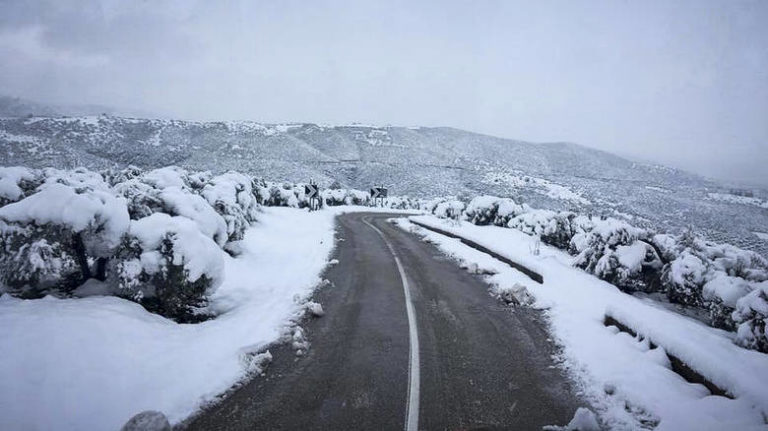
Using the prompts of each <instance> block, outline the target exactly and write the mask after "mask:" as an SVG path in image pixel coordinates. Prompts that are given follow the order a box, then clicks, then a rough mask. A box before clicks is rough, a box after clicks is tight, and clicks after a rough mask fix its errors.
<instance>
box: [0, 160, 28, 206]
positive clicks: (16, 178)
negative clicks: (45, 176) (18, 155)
mask: <svg viewBox="0 0 768 431" xmlns="http://www.w3.org/2000/svg"><path fill="white" fill-rule="evenodd" d="M34 178H35V175H34V174H33V173H32V171H31V170H29V169H27V168H23V167H20V166H13V167H0V198H2V199H8V200H10V201H16V200H18V199H19V198H21V196H22V193H23V192H22V190H21V187H19V183H20V182H21V181H32V180H33V179H34Z"/></svg>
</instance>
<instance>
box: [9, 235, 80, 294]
mask: <svg viewBox="0 0 768 431" xmlns="http://www.w3.org/2000/svg"><path fill="white" fill-rule="evenodd" d="M70 235H71V233H69V232H67V230H66V229H59V230H53V229H51V228H50V227H35V226H31V225H27V226H23V227H20V226H19V225H13V224H12V225H9V224H7V223H5V222H3V221H0V291H3V290H6V291H8V292H9V293H13V294H16V295H17V296H21V297H25V298H34V297H39V296H41V295H43V294H44V293H45V292H47V291H48V290H49V289H60V288H63V289H71V288H73V287H74V286H76V285H77V284H79V282H80V281H81V275H80V272H79V268H78V266H77V262H76V259H75V256H74V255H73V254H72V250H71V247H68V245H69V244H70Z"/></svg>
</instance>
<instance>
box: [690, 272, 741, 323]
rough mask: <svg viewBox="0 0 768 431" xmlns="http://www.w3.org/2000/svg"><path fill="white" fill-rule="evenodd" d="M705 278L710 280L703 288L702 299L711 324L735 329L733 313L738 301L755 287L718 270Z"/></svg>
mask: <svg viewBox="0 0 768 431" xmlns="http://www.w3.org/2000/svg"><path fill="white" fill-rule="evenodd" d="M704 278H705V279H708V280H707V281H706V283H704V286H703V287H702V297H703V299H704V302H705V304H706V306H707V309H708V311H709V319H710V324H711V325H712V326H714V327H716V328H723V329H728V330H733V329H735V322H734V321H733V319H732V314H733V311H734V309H735V308H736V304H737V302H738V300H739V299H740V298H742V297H743V296H745V295H747V294H748V293H749V292H750V291H751V290H752V289H753V286H751V285H750V283H749V282H748V281H746V280H744V279H742V278H739V277H733V276H730V275H728V274H727V273H725V272H723V271H717V270H711V271H710V272H709V273H707V274H705V276H704Z"/></svg>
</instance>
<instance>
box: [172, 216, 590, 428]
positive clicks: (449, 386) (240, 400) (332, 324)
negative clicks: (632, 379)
mask: <svg viewBox="0 0 768 431" xmlns="http://www.w3.org/2000/svg"><path fill="white" fill-rule="evenodd" d="M398 216H402V215H398V214H380V213H355V214H346V215H342V216H340V217H339V218H338V223H337V232H338V233H337V236H338V238H339V242H338V244H337V248H336V251H335V257H336V258H337V259H338V260H339V264H337V265H335V266H332V267H330V268H329V269H328V270H327V271H326V274H325V278H327V279H329V280H330V281H332V282H333V284H332V285H331V286H330V287H326V288H323V289H321V290H320V291H318V292H317V293H316V294H315V300H316V301H318V302H321V303H322V304H323V307H324V309H325V311H326V315H325V317H323V318H320V319H315V320H312V321H309V322H306V324H304V329H305V330H306V332H307V335H308V339H309V341H310V342H311V343H312V346H311V348H310V350H309V352H308V354H307V355H306V356H305V357H301V358H297V357H296V355H295V354H294V352H293V350H291V347H290V346H288V345H279V346H274V347H273V348H271V349H270V350H271V352H272V354H273V356H274V360H273V362H272V364H271V365H270V366H269V368H268V369H267V372H266V375H265V376H264V377H257V378H254V379H253V380H251V381H250V382H248V383H246V384H245V385H243V386H242V387H240V388H238V389H236V390H234V391H233V392H232V393H231V394H230V395H229V396H228V397H226V398H225V399H224V400H223V401H221V402H220V403H218V404H216V405H214V406H212V407H210V408H209V409H207V410H206V411H205V412H203V413H201V414H200V415H199V416H197V417H196V418H194V419H193V420H192V421H191V423H189V424H188V425H187V427H186V428H188V429H190V430H239V429H242V430H261V429H264V430H309V429H317V430H363V429H377V430H403V429H406V430H415V429H421V430H465V429H514V430H528V429H531V430H533V429H536V430H539V429H541V427H542V426H544V425H564V424H566V423H568V421H569V420H570V419H571V417H572V416H573V413H574V412H575V410H576V408H577V407H578V406H579V405H584V403H583V402H581V401H580V400H579V399H578V397H577V396H576V395H574V392H573V389H572V388H571V386H570V383H569V381H568V379H567V378H566V377H565V376H564V375H563V374H562V372H561V371H560V370H559V369H558V368H556V367H554V361H553V359H552V355H553V354H554V353H555V347H554V346H553V345H552V343H551V342H550V341H549V339H548V334H547V332H546V329H545V328H544V325H543V323H542V321H541V318H540V313H539V312H537V311H535V310H531V309H527V308H515V309H510V308H507V307H503V306H502V305H501V304H500V303H499V302H497V301H496V300H495V299H493V298H492V297H491V296H490V295H489V294H488V292H487V289H488V286H487V285H486V284H484V283H483V282H482V281H481V280H480V279H479V278H477V277H476V276H473V275H471V274H469V273H467V272H466V271H465V270H462V269H460V268H459V267H458V266H457V265H456V263H455V262H454V261H452V260H450V259H448V258H446V257H445V256H444V255H443V254H441V253H440V251H438V250H437V249H436V248H435V247H434V246H432V245H430V244H427V243H425V242H423V241H421V240H420V239H419V238H417V237H416V236H414V235H413V234H410V233H407V232H405V231H403V230H402V229H400V228H398V227H396V226H394V225H392V224H391V223H388V222H387V219H388V218H390V217H398ZM395 256H397V258H396V257H395ZM401 274H402V276H401ZM403 277H404V278H405V279H404V280H403ZM404 281H405V282H404ZM406 295H409V296H410V299H411V306H412V308H411V310H410V313H409V311H408V310H407V307H406V303H407V302H406ZM409 321H410V322H411V325H410V326H409ZM414 338H416V339H415V340H414ZM414 342H415V343H414ZM414 345H418V349H417V350H416V351H415V352H414V351H413V350H411V346H414Z"/></svg>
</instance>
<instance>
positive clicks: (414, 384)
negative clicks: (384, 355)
mask: <svg viewBox="0 0 768 431" xmlns="http://www.w3.org/2000/svg"><path fill="white" fill-rule="evenodd" d="M362 220H363V223H365V224H367V225H368V226H370V227H371V228H372V229H373V230H375V231H376V232H377V233H378V234H379V236H380V237H381V239H383V240H384V244H386V245H387V248H388V249H389V252H390V253H392V256H393V257H394V258H395V264H397V270H398V271H399V272H400V280H402V282H403V292H405V311H406V314H407V315H408V335H409V338H410V345H409V350H410V357H411V358H410V362H409V363H408V404H406V406H405V430H406V431H418V429H419V384H420V381H421V376H420V375H421V371H420V369H419V331H418V327H417V326H416V311H414V309H413V303H412V302H411V288H410V286H409V285H408V279H407V278H406V277H405V270H404V269H403V265H402V264H401V263H400V258H399V257H398V256H397V253H395V249H394V247H392V244H391V243H390V242H389V240H388V239H387V237H386V236H384V232H382V231H380V230H379V228H377V227H376V226H374V225H372V224H371V223H369V222H368V219H367V217H363V219H362Z"/></svg>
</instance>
